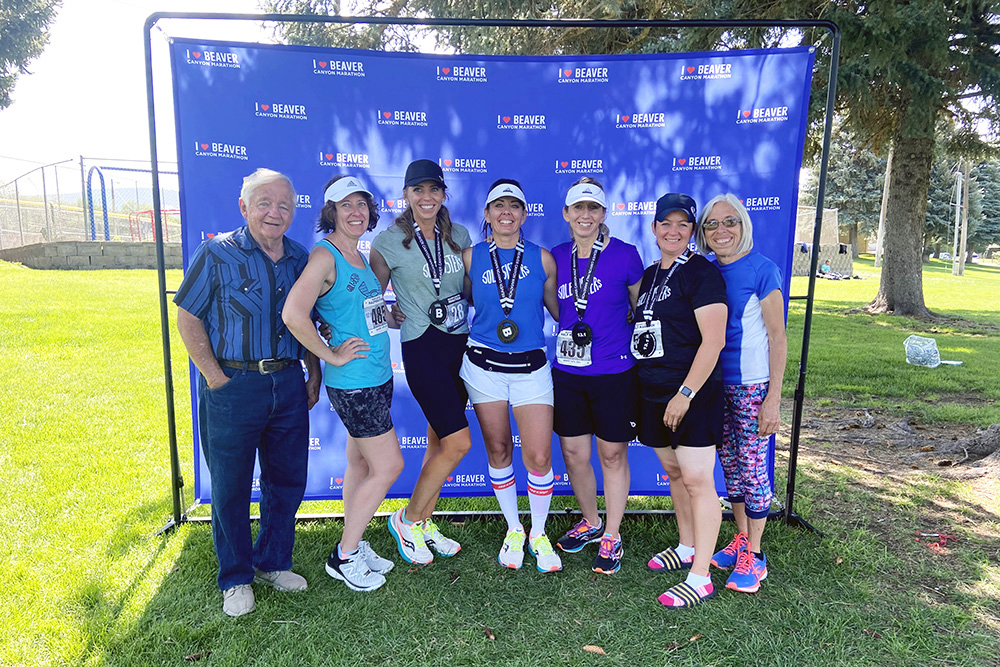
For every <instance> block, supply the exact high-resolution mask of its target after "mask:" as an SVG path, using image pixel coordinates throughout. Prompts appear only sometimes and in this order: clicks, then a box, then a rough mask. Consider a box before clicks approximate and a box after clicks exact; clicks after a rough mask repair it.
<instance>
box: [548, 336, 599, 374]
mask: <svg viewBox="0 0 1000 667" xmlns="http://www.w3.org/2000/svg"><path fill="white" fill-rule="evenodd" d="M592 347H593V346H592V345H591V344H590V343H587V344H586V345H577V344H576V342H575V341H574V340H573V332H572V331H570V330H569V329H563V330H562V331H560V332H559V335H558V336H557V337H556V361H557V362H558V363H560V364H562V365H563V366H573V367H576V368H581V367H583V366H589V365H590V351H591V348H592Z"/></svg>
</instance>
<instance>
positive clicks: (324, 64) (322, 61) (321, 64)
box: [319, 60, 326, 69]
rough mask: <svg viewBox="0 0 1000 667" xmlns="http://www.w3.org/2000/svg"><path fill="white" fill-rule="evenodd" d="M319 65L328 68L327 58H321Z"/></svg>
mask: <svg viewBox="0 0 1000 667" xmlns="http://www.w3.org/2000/svg"><path fill="white" fill-rule="evenodd" d="M319 66H320V67H322V68H324V69H326V61H325V60H320V61H319Z"/></svg>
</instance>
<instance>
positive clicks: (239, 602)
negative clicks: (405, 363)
mask: <svg viewBox="0 0 1000 667" xmlns="http://www.w3.org/2000/svg"><path fill="white" fill-rule="evenodd" d="M239 205H240V213H241V214H242V215H243V217H244V218H245V219H246V224H245V225H243V226H242V227H240V228H239V229H237V230H235V231H232V232H229V233H226V234H221V235H218V236H215V237H213V238H211V239H208V240H207V241H205V242H204V243H202V244H201V245H200V246H199V247H198V249H197V250H196V251H195V253H194V256H193V257H192V258H191V261H190V263H189V266H188V268H187V271H186V273H185V274H184V280H183V282H182V283H181V286H180V288H179V289H178V290H177V295H176V296H175V297H174V302H175V303H176V304H177V306H178V313H177V329H178V331H179V332H180V335H181V339H182V340H183V341H184V345H185V347H186V348H187V351H188V354H189V355H190V357H191V360H192V361H193V362H194V365H195V366H197V367H198V371H199V375H198V427H199V429H198V430H199V435H200V441H201V447H202V451H203V452H204V455H205V460H206V462H207V463H208V469H209V472H210V473H211V476H212V539H213V542H214V544H215V553H216V556H217V558H218V561H219V576H218V583H219V588H220V589H221V590H222V592H223V605H222V608H223V611H224V612H225V613H226V614H228V615H230V616H242V615H244V614H248V613H250V612H252V611H253V610H254V609H255V608H256V601H255V599H254V594H253V589H252V588H251V587H250V584H251V583H252V582H256V583H259V584H263V585H267V586H271V587H273V588H275V589H277V590H279V591H301V590H305V588H306V580H305V579H304V578H303V577H301V576H299V575H298V574H295V573H294V572H292V570H291V568H292V545H293V544H294V541H295V512H296V511H297V510H298V507H299V504H300V503H301V502H302V497H303V494H304V492H305V486H306V466H307V460H308V454H309V419H308V410H309V408H311V407H312V406H313V405H315V404H316V401H317V400H318V398H319V391H320V384H321V381H322V375H321V373H320V367H319V361H318V360H317V359H316V358H315V357H314V356H312V355H311V354H309V353H308V352H307V351H306V350H305V348H303V347H302V346H301V345H300V344H299V342H298V341H296V340H295V337H294V336H292V335H291V334H290V333H289V332H288V330H287V329H286V328H285V325H284V323H283V322H282V320H281V311H282V308H283V307H284V304H285V297H286V296H287V295H288V291H289V290H290V289H291V287H292V284H293V283H294V282H295V280H296V278H298V277H299V274H301V273H302V269H304V268H305V265H306V260H307V259H308V252H307V251H306V249H305V248H304V247H303V246H302V245H301V244H299V243H296V242H295V241H293V240H291V239H289V238H287V237H285V232H286V231H287V230H288V227H289V225H291V223H292V215H293V214H294V212H295V190H294V189H293V187H292V183H291V181H290V180H289V179H288V177H287V176H285V175H283V174H280V173H278V172H276V171H272V170H270V169H258V170H257V171H255V172H254V173H253V174H251V175H250V176H247V177H246V178H245V179H243V188H242V190H241V192H240V200H239ZM302 359H305V361H306V366H307V370H308V379H306V377H305V376H304V374H303V370H302V363H301V361H300V360H302ZM255 454H256V455H257V456H258V458H259V460H260V496H261V497H260V515H261V516H260V530H259V532H258V535H257V539H256V541H255V542H251V537H250V520H249V516H248V513H249V506H250V492H251V485H252V483H253V470H254V455H255Z"/></svg>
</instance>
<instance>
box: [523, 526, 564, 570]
mask: <svg viewBox="0 0 1000 667" xmlns="http://www.w3.org/2000/svg"><path fill="white" fill-rule="evenodd" d="M528 551H530V552H531V555H532V556H534V557H535V567H536V568H538V571H539V572H558V571H559V570H561V569H562V560H561V559H560V558H559V554H557V553H556V552H555V551H554V550H553V549H552V543H551V542H549V537H548V535H546V534H545V533H539V534H538V535H535V536H534V537H532V538H531V539H529V540H528Z"/></svg>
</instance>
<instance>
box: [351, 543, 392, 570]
mask: <svg viewBox="0 0 1000 667" xmlns="http://www.w3.org/2000/svg"><path fill="white" fill-rule="evenodd" d="M358 551H359V552H360V553H361V556H362V558H364V559H365V563H366V564H367V565H368V569H369V570H371V571H372V572H375V573H377V574H388V573H389V572H390V571H391V570H392V568H394V567H396V564H395V563H393V562H392V561H391V560H389V559H388V558H382V557H381V556H379V555H378V554H377V553H375V550H374V549H372V545H370V544H368V542H367V541H365V540H361V541H360V542H358Z"/></svg>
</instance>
